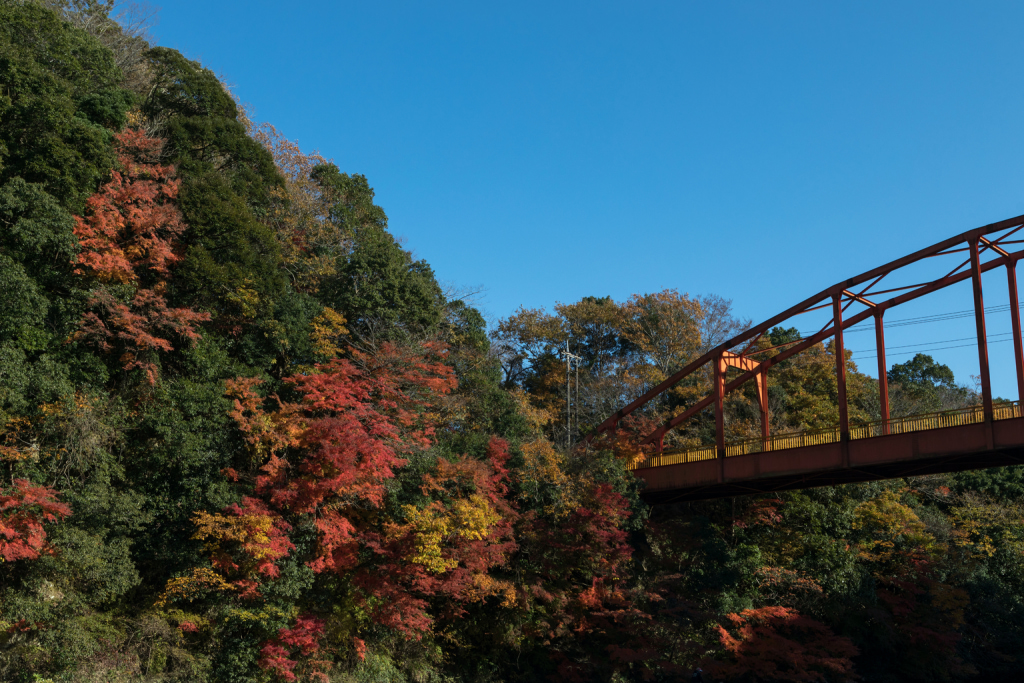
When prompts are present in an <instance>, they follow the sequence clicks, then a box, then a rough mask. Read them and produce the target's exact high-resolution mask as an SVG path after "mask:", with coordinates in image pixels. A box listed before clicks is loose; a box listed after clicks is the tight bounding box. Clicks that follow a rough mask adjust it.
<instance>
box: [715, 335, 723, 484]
mask: <svg viewBox="0 0 1024 683" xmlns="http://www.w3.org/2000/svg"><path fill="white" fill-rule="evenodd" d="M715 450H716V452H717V455H718V481H719V482H723V481H725V355H724V354H719V355H718V356H716V357H715Z"/></svg>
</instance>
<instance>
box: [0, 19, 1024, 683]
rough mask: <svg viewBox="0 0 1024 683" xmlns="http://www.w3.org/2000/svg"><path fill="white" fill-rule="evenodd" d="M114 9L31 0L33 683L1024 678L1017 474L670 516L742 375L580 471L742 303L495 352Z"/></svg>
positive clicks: (787, 397) (782, 379) (12, 643)
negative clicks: (629, 411)
mask: <svg viewBox="0 0 1024 683" xmlns="http://www.w3.org/2000/svg"><path fill="white" fill-rule="evenodd" d="M110 11H111V8H110V7H109V6H107V5H106V4H104V3H102V2H96V1H95V0H81V1H75V2H44V1H33V0H0V291H2V292H3V305H2V307H0V474H2V478H0V680H2V681H12V682H22V681H25V682H28V681H32V682H34V683H43V682H46V681H50V682H57V681H96V682H99V681H115V682H126V683H127V682H129V681H140V682H141V681H154V682H156V681H189V682H190V683H200V682H203V681H210V682H214V681H216V682H235V681H266V682H270V681H336V682H342V681H360V682H366V683H369V682H371V681H416V682H428V681H438V682H440V681H452V682H455V681H466V682H472V681H480V682H487V681H493V682H498V681H510V682H511V681H544V680H556V681H686V680H689V679H690V674H691V672H692V671H693V669H694V668H695V667H697V666H701V667H703V669H704V679H705V680H716V681H854V680H863V681H878V682H887V681H971V680H979V681H981V680H984V681H1013V680H1018V674H1019V671H1020V670H1021V668H1022V661H1024V659H1022V658H1024V508H1022V506H1021V501H1022V499H1024V477H1022V472H1021V470H1020V469H1019V468H1007V469H1002V470H993V471H986V472H975V473H966V474H958V475H944V476H931V477H925V478H919V479H913V480H896V481H889V482H879V483H873V484H864V485H851V486H845V487H836V488H822V489H811V490H806V491H798V492H791V493H786V494H780V495H773V496H765V497H749V498H736V499H728V500H722V501H713V502H707V503H700V504H697V503H693V504H686V505H682V506H676V507H671V506H666V507H659V508H654V509H651V508H648V507H647V506H645V505H644V504H643V502H642V501H641V498H640V487H641V485H640V483H639V480H637V479H636V478H635V477H634V476H633V474H632V473H631V472H630V471H629V469H628V467H629V465H630V464H632V463H634V462H635V461H637V460H640V459H642V458H644V457H645V455H646V453H645V452H644V451H643V450H641V449H639V448H638V447H636V446H635V445H634V443H633V442H632V441H631V439H630V434H631V433H640V432H641V431H642V430H644V429H646V428H648V427H649V426H650V425H652V424H654V423H656V422H658V421H660V420H662V419H664V418H665V417H666V416H668V415H671V414H675V413H678V412H679V411H680V410H682V409H685V407H686V406H688V405H692V404H693V402H695V401H696V400H697V399H698V398H700V397H701V396H702V395H703V394H704V393H706V391H707V390H708V387H709V386H710V380H709V379H708V378H705V379H704V380H702V379H700V378H698V379H694V380H693V381H692V382H691V383H690V384H687V385H684V386H680V387H678V388H677V390H675V391H674V392H673V394H672V395H671V396H669V397H667V398H665V399H664V400H662V401H661V402H659V403H657V404H652V405H650V406H648V407H647V408H646V409H645V411H644V412H642V413H637V414H635V415H634V416H631V418H630V420H631V421H630V422H629V423H628V424H624V426H623V427H624V428H623V429H622V430H620V431H619V432H618V436H617V438H616V439H615V440H614V441H612V440H604V441H601V440H598V441H595V442H594V443H593V444H591V445H587V444H586V443H585V442H584V441H583V439H582V437H583V436H585V435H586V434H587V432H588V429H590V428H592V427H593V426H594V425H596V424H597V423H598V422H599V421H600V420H601V419H603V418H604V417H606V416H607V415H608V414H609V413H610V412H612V411H613V410H614V409H616V408H618V407H620V406H621V405H622V404H623V403H624V402H625V401H628V400H629V399H630V398H632V397H634V396H636V395H637V394H638V393H640V392H642V391H643V390H645V389H646V388H648V387H650V386H652V385H654V384H656V383H657V382H659V381H660V380H661V379H663V378H664V377H666V376H667V375H669V374H671V372H672V371H673V370H674V369H676V368H678V367H679V366H680V365H684V364H685V363H686V362H688V361H689V360H691V359H692V358H694V357H696V356H698V355H700V354H701V353H703V352H704V351H706V350H707V349H709V348H711V347H713V346H715V345H717V344H718V343H720V342H721V341H723V340H724V339H726V338H728V337H729V336H730V334H731V333H733V332H735V331H738V330H740V329H742V328H743V327H744V326H745V324H746V323H745V321H741V320H737V319H736V318H735V317H734V316H733V314H732V312H731V307H730V303H729V302H728V301H725V300H723V299H721V298H719V297H716V296H713V295H707V296H699V297H694V296H688V295H685V294H680V293H678V292H677V291H674V290H669V291H664V292H659V293H654V294H643V295H636V296H634V297H632V298H631V299H629V300H628V301H625V302H616V301H613V300H611V299H610V298H607V297H605V298H600V297H593V298H586V299H583V300H582V301H579V302H577V303H573V304H565V305H558V306H556V307H555V310H554V312H553V313H548V312H546V311H538V310H520V311H519V312H517V313H516V314H514V315H512V316H511V317H509V318H507V319H505V320H501V321H500V322H498V323H497V324H496V325H495V326H494V327H493V329H492V330H490V331H488V329H487V325H486V324H485V321H484V318H483V317H482V315H481V313H480V312H479V311H478V310H476V309H475V308H473V306H472V305H471V303H470V302H467V300H466V298H465V297H461V298H460V296H459V294H458V293H456V292H451V291H446V290H445V289H444V288H442V287H441V286H440V285H439V284H438V281H437V279H436V278H435V274H434V272H433V270H432V269H431V267H430V265H429V264H427V263H425V262H423V261H418V260H415V259H414V258H413V257H412V256H411V255H410V253H409V252H408V251H406V250H405V249H403V247H402V246H401V245H400V244H399V243H398V241H396V239H395V238H394V237H393V236H392V234H391V232H390V231H389V228H388V220H387V216H386V214H385V212H384V210H383V209H382V208H381V207H379V206H377V205H376V204H375V203H374V192H373V189H372V187H371V185H370V181H369V180H368V179H367V178H365V177H364V176H362V175H359V174H358V169H345V170H343V169H342V167H343V166H344V163H343V160H342V161H341V162H339V163H338V164H336V163H334V162H332V161H330V160H328V159H325V158H323V157H321V156H320V155H319V154H316V153H313V152H309V151H305V152H304V151H303V150H301V149H299V148H298V147H297V146H296V145H295V144H293V143H291V142H290V141H288V139H287V138H286V137H284V136H282V135H281V134H279V133H278V132H277V131H276V130H275V129H274V127H273V126H271V125H269V124H260V123H258V122H255V121H253V120H252V117H251V116H249V115H248V114H247V113H246V111H245V110H244V109H242V108H240V106H239V105H238V103H236V101H235V100H234V99H233V97H232V96H231V94H230V93H229V92H228V91H227V90H226V89H225V87H224V86H223V84H222V83H220V82H219V81H218V79H217V78H216V77H215V76H214V74H213V73H211V72H210V71H209V70H207V69H206V68H204V67H203V66H202V65H201V64H199V63H197V62H195V61H191V60H189V59H187V58H185V57H184V56H182V55H181V54H180V53H178V52H176V51H174V50H171V49H167V48H162V47H156V46H153V45H151V44H149V43H148V42H147V41H146V40H145V38H144V37H143V36H142V35H141V33H140V32H139V30H138V29H137V27H136V26H133V25H131V24H130V23H129V24H126V23H124V22H121V23H119V22H117V21H115V20H114V19H112V18H111V17H110ZM680 278H681V280H682V281H683V282H685V272H683V273H681V275H680ZM556 295H557V293H554V292H553V293H552V296H553V297H554V296H556ZM796 334H797V333H796V331H795V330H784V329H776V330H773V332H772V334H771V338H770V339H766V340H764V341H763V344H764V348H767V347H769V346H774V345H778V344H782V343H785V342H786V341H789V340H791V339H793V338H794V337H795V335H796ZM567 341H568V342H569V343H570V345H571V348H572V350H573V351H574V352H576V353H579V354H580V355H581V356H582V358H583V361H582V365H581V367H580V369H579V379H578V385H579V388H578V397H577V398H575V399H574V400H575V403H576V405H577V407H578V413H579V415H578V418H577V417H574V418H573V422H572V424H571V425H570V424H567V422H566V414H565V400H566V393H565V392H566V375H565V365H564V359H563V357H562V356H561V355H560V353H559V349H560V348H564V345H565V343H566V342H567ZM847 363H848V376H849V380H848V381H849V387H850V404H851V419H852V420H854V421H858V420H859V421H867V420H871V419H874V418H876V417H877V415H878V410H879V409H878V405H877V390H876V382H875V380H873V379H872V378H870V377H868V376H866V375H864V374H861V373H859V372H858V371H857V368H856V366H855V365H854V364H853V362H852V361H849V360H848V361H847ZM834 369H835V361H834V357H833V351H832V348H831V347H828V346H819V347H817V348H814V349H812V350H811V351H809V352H807V353H804V354H801V355H800V356H797V357H794V358H792V359H790V360H788V361H785V362H783V363H781V364H779V366H777V370H776V371H775V372H774V374H773V375H772V376H771V380H770V385H769V399H770V404H771V405H770V408H771V416H772V429H773V431H776V432H785V431H790V430H800V429H807V428H815V427H825V426H830V425H832V424H835V422H836V421H837V419H838V418H837V408H836V381H835V372H834ZM574 381H575V379H574ZM890 381H891V382H892V393H893V414H894V415H897V414H914V413H919V412H927V411H931V410H940V409H944V408H953V407H959V406H962V405H969V404H973V403H975V402H977V397H976V395H975V392H974V390H973V389H972V388H970V387H968V386H964V385H962V384H960V383H958V382H957V380H956V378H954V377H953V375H952V373H951V372H950V371H949V369H948V368H947V367H945V366H943V365H941V364H938V363H936V362H935V361H934V360H933V359H931V358H929V357H927V356H918V357H916V358H914V359H913V360H912V361H910V362H908V363H905V364H902V365H897V366H895V367H894V368H893V370H892V371H891V372H890ZM573 391H577V389H575V388H574V389H573ZM753 399H754V397H753V395H752V394H750V395H743V394H741V393H738V394H737V395H735V396H733V397H731V398H730V400H729V402H728V404H727V428H728V430H729V438H730V439H734V438H735V439H739V438H744V437H745V436H748V435H751V434H755V433H757V428H758V427H757V417H758V411H757V407H756V403H755V402H754V400H753ZM712 430H713V418H711V417H710V416H709V417H707V418H706V419H704V420H703V421H701V420H697V421H696V422H695V424H694V425H693V426H692V427H691V428H689V429H688V430H686V431H681V432H679V433H674V434H673V437H672V438H673V439H675V441H674V442H673V444H670V445H682V446H685V445H699V444H702V443H708V442H710V441H711V440H712V439H713V436H712Z"/></svg>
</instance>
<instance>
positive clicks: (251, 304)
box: [224, 280, 261, 318]
mask: <svg viewBox="0 0 1024 683" xmlns="http://www.w3.org/2000/svg"><path fill="white" fill-rule="evenodd" d="M224 300H225V301H227V302H228V303H231V304H234V305H235V306H236V307H237V308H238V310H239V312H240V313H241V314H242V317H244V318H255V317H256V316H257V315H259V312H260V303H261V302H260V294H259V292H257V291H256V290H255V289H253V288H252V282H251V281H249V280H246V281H245V282H243V283H242V284H241V285H239V286H238V289H236V290H235V291H233V292H228V293H227V294H225V295H224Z"/></svg>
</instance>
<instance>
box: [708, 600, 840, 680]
mask: <svg viewBox="0 0 1024 683" xmlns="http://www.w3.org/2000/svg"><path fill="white" fill-rule="evenodd" d="M726 621H727V624H726V626H718V636H719V640H720V642H721V644H722V645H723V646H724V647H725V650H726V652H727V653H728V655H729V659H728V660H727V661H725V662H709V663H708V664H707V665H706V668H708V669H709V671H710V673H711V674H712V678H724V679H727V680H734V679H742V678H745V677H750V678H753V679H756V680H763V681H821V680H830V681H850V680H854V679H856V678H857V676H856V674H854V673H853V662H852V658H853V657H856V656H857V655H858V654H859V650H858V649H857V648H856V647H855V646H854V645H853V643H852V642H851V641H850V639H849V638H845V637H841V636H837V635H835V634H834V633H833V632H832V630H831V629H830V628H829V627H828V626H826V625H825V624H822V623H821V622H819V621H815V620H814V619H811V618H809V617H805V616H803V615H801V614H800V613H799V612H797V611H796V610H795V609H791V608H788V607H762V608H760V609H748V610H743V611H742V612H741V613H739V614H729V615H726Z"/></svg>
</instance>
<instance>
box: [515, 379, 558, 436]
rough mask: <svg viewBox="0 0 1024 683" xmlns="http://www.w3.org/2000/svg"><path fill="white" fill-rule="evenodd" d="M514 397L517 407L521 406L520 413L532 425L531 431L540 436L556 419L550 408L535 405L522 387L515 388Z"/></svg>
mask: <svg viewBox="0 0 1024 683" xmlns="http://www.w3.org/2000/svg"><path fill="white" fill-rule="evenodd" d="M511 394H512V398H513V400H515V402H516V407H517V408H519V414H520V415H522V416H523V417H524V418H525V419H526V424H527V425H528V426H529V427H530V432H531V433H533V434H536V435H537V436H540V435H541V434H543V433H544V430H545V429H546V428H547V426H548V425H549V424H551V422H553V421H554V419H555V418H554V416H553V415H552V414H551V411H550V410H547V409H545V408H540V407H535V406H534V405H533V403H531V402H530V397H529V396H528V395H527V394H526V392H525V391H523V390H522V389H513V390H512V392H511Z"/></svg>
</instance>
